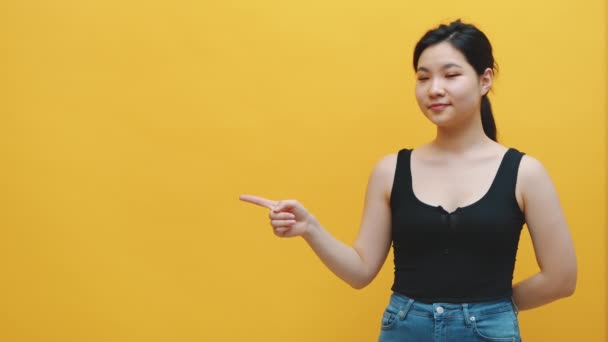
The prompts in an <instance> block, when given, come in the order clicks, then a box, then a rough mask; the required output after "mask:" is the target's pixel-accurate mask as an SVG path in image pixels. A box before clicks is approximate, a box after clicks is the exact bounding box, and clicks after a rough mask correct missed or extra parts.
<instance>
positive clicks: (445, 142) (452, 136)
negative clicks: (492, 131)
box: [431, 118, 495, 154]
mask: <svg viewBox="0 0 608 342" xmlns="http://www.w3.org/2000/svg"><path fill="white" fill-rule="evenodd" d="M494 144H495V142H494V141H492V139H490V138H489V137H488V136H487V135H486V133H485V132H484V130H483V126H482V124H481V118H478V119H477V120H472V122H470V123H468V124H464V125H460V126H459V127H439V126H438V127H437V136H436V137H435V139H434V140H433V141H432V142H431V145H432V146H433V147H434V148H435V149H437V150H440V151H442V152H445V153H449V154H466V153H468V152H472V151H478V150H479V149H482V148H484V147H489V146H490V145H494Z"/></svg>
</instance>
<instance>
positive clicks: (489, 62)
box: [414, 19, 498, 141]
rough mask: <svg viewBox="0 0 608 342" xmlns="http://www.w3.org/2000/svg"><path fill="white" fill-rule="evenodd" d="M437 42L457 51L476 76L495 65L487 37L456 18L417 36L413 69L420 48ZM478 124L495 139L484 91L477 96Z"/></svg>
mask: <svg viewBox="0 0 608 342" xmlns="http://www.w3.org/2000/svg"><path fill="white" fill-rule="evenodd" d="M441 42H449V43H450V44H451V45H452V46H453V47H454V48H455V49H457V50H458V51H460V52H461V53H462V54H463V55H464V56H465V58H466V59H467V62H469V64H470V65H471V66H472V67H473V69H475V71H476V72H477V74H478V75H479V76H481V75H482V74H483V73H484V71H485V70H486V69H487V68H490V69H492V70H494V71H495V70H497V69H498V66H497V65H496V63H495V61H494V56H492V45H491V44H490V41H489V40H488V37H486V35H485V34H484V33H483V32H481V31H480V30H479V29H478V28H477V27H475V26H473V25H471V24H465V23H463V22H461V21H460V19H458V20H456V21H453V22H451V23H450V24H448V25H444V24H441V25H439V27H437V28H435V29H432V30H429V31H428V32H427V33H425V34H424V36H422V38H420V41H418V44H416V48H415V49H414V70H416V69H418V59H419V58H420V55H421V54H422V52H423V51H424V50H425V49H426V48H428V47H430V46H433V45H435V44H439V43H441ZM481 124H482V125H483V131H484V132H485V133H486V135H487V136H488V137H489V138H490V139H492V140H494V141H497V140H496V135H497V132H496V123H495V122H494V115H493V114H492V105H491V104H490V100H489V99H488V94H485V95H483V96H482V97H481Z"/></svg>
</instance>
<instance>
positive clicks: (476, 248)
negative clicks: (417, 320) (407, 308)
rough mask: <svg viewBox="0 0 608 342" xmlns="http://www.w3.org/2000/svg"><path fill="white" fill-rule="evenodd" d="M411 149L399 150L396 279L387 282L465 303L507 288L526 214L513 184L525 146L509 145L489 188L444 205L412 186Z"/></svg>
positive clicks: (417, 295) (432, 298) (429, 299)
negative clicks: (451, 206) (450, 208)
mask: <svg viewBox="0 0 608 342" xmlns="http://www.w3.org/2000/svg"><path fill="white" fill-rule="evenodd" d="M411 152H412V151H411V150H409V149H403V150H401V151H399V154H398V157H397V168H396V170H395V179H394V183H393V188H392V193H391V198H390V205H391V211H392V239H393V251H394V263H395V281H394V283H393V287H392V290H393V291H395V292H398V293H401V294H404V295H406V296H408V297H411V298H413V299H416V300H419V301H422V302H426V303H437V302H445V303H465V302H479V301H486V300H493V299H498V298H502V297H507V296H511V295H512V291H513V290H512V280H513V270H514V266H515V257H516V254H517V245H518V243H519V237H520V233H521V230H522V227H523V224H524V223H525V217H524V214H523V213H522V211H521V209H520V208H519V206H518V204H517V199H516V197H515V185H516V182H517V172H518V169H519V163H520V161H521V158H522V157H523V155H524V154H523V153H521V152H519V151H517V150H516V149H513V148H510V149H509V150H508V151H507V152H506V154H505V155H504V157H503V159H502V161H501V163H500V166H499V168H498V171H497V173H496V176H495V178H494V180H493V182H492V185H491V186H490V189H489V190H488V192H487V193H486V194H485V195H484V196H483V197H482V198H481V199H480V200H478V201H477V202H475V203H473V204H471V205H468V206H466V207H462V208H458V209H456V210H455V211H454V212H452V213H449V212H447V211H446V210H445V209H443V208H442V207H441V206H431V205H429V204H426V203H423V202H422V201H420V200H419V199H418V198H416V196H415V195H414V191H413V190H412V174H411V168H410V157H411Z"/></svg>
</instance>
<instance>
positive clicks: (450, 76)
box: [445, 74, 460, 78]
mask: <svg viewBox="0 0 608 342" xmlns="http://www.w3.org/2000/svg"><path fill="white" fill-rule="evenodd" d="M456 76H460V74H448V75H445V77H447V78H454V77H456Z"/></svg>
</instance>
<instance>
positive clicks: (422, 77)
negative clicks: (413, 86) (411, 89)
mask: <svg viewBox="0 0 608 342" xmlns="http://www.w3.org/2000/svg"><path fill="white" fill-rule="evenodd" d="M428 79H429V78H428V77H426V76H420V77H418V81H426V80H428Z"/></svg>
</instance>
